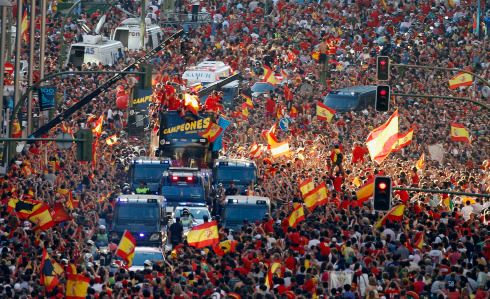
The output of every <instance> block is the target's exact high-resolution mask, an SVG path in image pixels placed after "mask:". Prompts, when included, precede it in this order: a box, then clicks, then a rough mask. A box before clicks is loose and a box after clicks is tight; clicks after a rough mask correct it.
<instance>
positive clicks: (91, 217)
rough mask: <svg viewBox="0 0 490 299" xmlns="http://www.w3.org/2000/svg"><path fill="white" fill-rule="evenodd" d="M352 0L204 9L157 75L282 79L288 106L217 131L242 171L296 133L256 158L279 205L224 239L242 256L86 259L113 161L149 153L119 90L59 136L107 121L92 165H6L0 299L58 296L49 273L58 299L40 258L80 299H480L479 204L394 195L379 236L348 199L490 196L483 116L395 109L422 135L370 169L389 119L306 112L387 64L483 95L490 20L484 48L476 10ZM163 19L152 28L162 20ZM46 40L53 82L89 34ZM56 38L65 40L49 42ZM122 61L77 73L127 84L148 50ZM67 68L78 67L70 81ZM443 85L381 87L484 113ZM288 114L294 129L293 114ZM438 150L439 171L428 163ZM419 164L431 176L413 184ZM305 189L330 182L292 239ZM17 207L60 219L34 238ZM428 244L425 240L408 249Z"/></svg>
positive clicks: (39, 146) (484, 243)
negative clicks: (378, 187)
mask: <svg viewBox="0 0 490 299" xmlns="http://www.w3.org/2000/svg"><path fill="white" fill-rule="evenodd" d="M353 2H354V1H314V2H313V1H284V0H278V1H269V0H265V1H256V0H252V1H248V0H244V1H234V0H230V1H226V2H225V1H201V3H200V10H201V11H206V12H209V13H211V15H212V16H213V21H212V22H211V24H203V25H201V26H199V27H193V28H191V29H190V31H189V33H188V34H187V39H186V40H185V41H184V45H183V46H179V45H173V46H171V47H170V48H169V49H167V50H165V51H163V53H159V55H158V57H156V58H155V59H153V60H152V63H153V64H154V66H155V68H156V70H155V71H156V72H158V73H159V74H160V75H161V76H162V77H163V78H171V77H172V76H176V77H177V78H178V76H179V75H181V74H182V72H183V71H184V70H185V67H186V66H187V65H194V64H196V63H197V62H200V61H202V60H205V59H210V60H218V61H225V62H226V63H228V64H229V65H230V66H232V68H233V69H234V70H239V71H240V72H241V73H242V74H243V75H244V77H245V78H246V79H247V80H248V81H249V83H250V84H253V83H254V82H257V81H261V79H262V74H261V71H260V69H261V68H260V67H257V66H258V65H268V66H271V67H272V68H273V69H274V70H276V74H277V75H278V76H279V75H281V76H283V77H284V76H286V77H287V78H286V79H287V80H288V82H289V86H290V89H291V91H292V93H293V99H292V102H291V103H289V106H288V108H287V109H285V107H286V106H287V102H286V100H285V98H284V94H283V91H282V89H281V88H278V89H277V90H276V91H274V92H272V93H271V94H270V96H269V98H268V99H266V98H262V97H261V98H258V99H254V108H253V109H250V115H249V116H248V118H246V119H244V118H242V117H241V116H238V117H235V116H236V115H237V114H236V113H233V111H224V112H223V113H224V114H226V116H227V117H228V118H229V119H231V120H232V121H233V125H232V126H231V127H230V128H228V129H227V130H226V131H225V136H224V148H223V149H222V152H223V154H225V155H228V156H229V157H247V158H248V157H249V155H250V154H249V152H250V147H251V145H252V144H254V143H261V144H266V142H265V140H264V139H263V137H262V132H263V131H264V130H269V129H270V128H271V127H272V126H273V124H274V123H276V122H277V121H278V118H277V117H276V116H277V111H278V110H280V111H282V112H283V113H282V114H289V117H291V118H292V119H293V122H292V124H290V126H289V130H288V132H285V131H281V130H280V129H277V131H276V133H277V136H278V139H279V140H281V141H282V140H288V141H289V145H290V148H291V154H290V155H289V156H285V157H280V158H271V157H270V155H269V154H268V153H267V152H264V153H263V154H262V155H261V156H260V157H256V158H254V159H255V162H256V163H257V165H258V172H259V184H258V186H257V187H256V188H255V190H254V192H255V194H258V195H264V196H268V197H269V198H270V199H271V201H272V202H273V205H274V209H273V210H272V212H271V214H270V215H268V216H267V217H266V218H264V220H263V221H262V222H260V223H250V224H247V225H246V226H245V227H244V228H243V229H242V230H241V231H229V230H227V229H224V228H220V239H221V240H226V239H229V240H236V241H237V244H236V247H235V249H234V250H232V251H231V252H228V253H226V254H225V255H223V256H220V255H217V254H216V253H215V252H214V251H213V250H212V249H211V248H205V249H199V250H196V249H194V248H192V247H189V246H187V245H186V244H183V246H178V248H177V249H175V248H174V249H175V250H173V251H172V253H168V255H167V260H166V261H165V262H164V263H161V264H153V265H150V266H149V267H147V268H146V269H145V270H144V271H142V272H138V273H134V272H129V271H127V270H125V269H124V268H120V269H114V268H112V266H113V265H111V266H105V265H101V264H99V263H97V262H95V261H94V259H93V256H94V255H96V254H95V253H96V249H95V248H94V247H95V246H94V245H93V244H94V242H92V241H96V240H97V238H98V234H100V233H101V231H100V230H99V228H100V226H99V222H100V221H99V219H104V220H105V221H106V222H108V223H110V220H111V217H112V211H113V202H114V198H115V196H117V194H119V192H120V191H121V190H120V187H119V186H120V184H121V183H122V182H124V181H125V180H126V178H125V175H124V171H125V164H124V163H121V161H123V160H124V158H125V157H127V156H128V155H133V154H140V151H139V150H136V146H139V148H142V147H144V145H145V144H148V140H135V139H131V138H126V135H124V134H123V133H121V131H122V130H123V129H124V127H125V125H126V119H127V112H126V111H125V110H120V109H117V108H116V105H115V97H116V91H115V88H114V90H113V91H108V92H106V93H103V94H101V95H100V96H99V97H98V98H97V99H94V100H93V101H92V103H91V104H89V105H88V106H87V107H85V108H83V109H82V110H81V111H80V112H77V113H76V114H75V115H74V116H73V117H72V118H71V119H70V120H65V122H64V124H63V126H64V130H67V129H66V128H69V129H70V130H72V131H76V130H78V128H80V127H91V126H94V123H95V120H96V119H97V118H98V117H99V116H100V115H101V114H104V115H105V116H106V118H105V121H104V126H103V130H104V132H103V134H102V136H101V138H100V142H98V147H97V149H96V152H97V155H96V162H95V163H94V164H91V163H81V162H78V161H76V160H75V156H76V155H75V151H76V150H75V148H74V147H73V148H72V149H71V150H60V149H58V148H57V147H56V145H55V143H52V142H38V143H35V144H32V145H30V146H29V147H26V148H25V149H24V150H23V151H22V152H21V153H20V154H19V155H17V156H16V157H15V159H14V160H13V161H11V163H10V168H9V172H8V174H7V175H6V176H5V177H4V178H2V191H1V201H2V210H1V215H0V216H1V218H0V231H1V232H2V235H1V236H0V248H1V249H0V253H1V255H2V256H1V262H0V281H1V282H0V294H1V295H2V296H3V297H5V298H51V297H59V298H62V297H64V294H65V285H64V282H65V280H66V278H65V274H61V275H59V279H60V282H61V283H59V284H58V285H57V286H56V287H55V288H54V289H53V290H50V291H47V290H46V289H45V287H44V283H43V282H42V281H40V277H41V273H40V264H41V257H42V255H43V250H45V251H46V252H47V253H48V254H49V255H50V257H51V258H52V259H53V260H54V261H56V262H57V263H59V264H60V265H62V267H63V268H65V269H64V270H65V272H66V273H68V272H69V271H72V272H73V271H74V270H73V269H72V270H69V268H71V265H75V268H76V272H77V273H80V274H82V275H84V276H86V277H89V278H90V287H89V289H88V295H87V298H194V297H195V298H238V297H237V296H241V298H383V297H384V298H409V297H411V298H418V297H425V298H478V299H483V298H489V295H490V294H489V291H488V290H489V289H490V269H489V265H488V261H489V260H490V230H489V226H488V222H487V221H485V219H484V218H483V212H484V211H485V209H488V208H489V201H488V198H468V197H464V196H453V195H446V194H443V195H440V196H439V195H434V194H427V193H415V192H406V191H396V192H395V193H394V204H397V203H403V204H405V206H406V209H405V213H404V215H403V218H402V219H401V220H400V221H387V222H386V223H385V224H384V225H383V226H381V227H375V223H376V221H377V220H378V219H379V218H380V216H381V215H380V213H379V212H377V211H374V210H373V208H372V206H371V204H370V203H369V202H366V203H364V204H361V205H359V204H357V201H356V190H358V188H359V187H360V186H361V185H363V184H364V183H365V182H367V181H368V180H369V179H370V178H372V177H374V176H376V175H389V176H391V177H392V178H393V180H394V184H395V185H396V186H402V187H410V186H411V187H420V188H429V189H451V190H453V191H460V192H470V193H484V194H488V193H490V177H489V175H488V174H489V167H490V163H489V160H488V159H489V151H488V149H489V148H490V140H489V138H488V126H489V124H490V122H489V114H488V111H487V110H485V109H483V108H481V107H480V106H477V105H474V104H471V103H468V102H464V103H463V102H459V101H451V100H442V99H434V98H414V97H395V98H394V99H393V101H392V103H391V106H392V107H394V108H398V111H399V115H400V132H405V131H407V130H408V129H409V128H414V138H413V141H412V143H411V144H410V145H409V146H408V147H405V148H404V149H402V150H401V151H399V152H396V153H392V154H391V155H390V156H389V157H388V158H387V159H386V160H385V161H384V162H383V163H382V164H381V165H378V164H376V163H374V162H371V159H370V157H369V154H368V153H367V150H366V148H365V140H366V137H367V136H368V134H369V132H370V131H371V130H373V129H374V128H376V127H378V126H379V125H380V124H382V123H384V122H385V121H386V120H387V118H388V117H389V115H390V114H391V113H392V111H393V110H394V109H392V110H391V111H390V112H389V113H380V112H376V111H374V110H373V109H372V108H368V109H366V110H364V111H358V112H348V113H342V114H340V113H338V114H336V115H335V117H334V119H333V120H332V122H330V123H328V122H325V121H321V120H318V119H317V118H316V116H315V115H316V113H315V102H316V101H318V100H321V97H322V96H324V95H325V94H326V93H327V92H328V91H330V90H333V89H336V88H342V87H348V86H354V85H369V84H376V80H375V78H376V75H375V67H374V66H375V59H376V56H377V55H380V54H383V55H388V56H390V58H391V60H392V62H393V63H400V64H420V65H435V66H441V67H457V68H462V69H469V70H471V71H473V72H475V73H477V74H478V75H479V76H480V77H482V78H484V79H485V80H487V82H488V80H490V59H489V58H490V57H489V53H490V51H488V42H489V34H490V33H489V32H488V27H489V26H490V24H489V20H490V17H489V16H488V13H485V14H486V17H484V18H482V24H481V25H482V26H481V28H480V30H481V32H480V36H476V35H475V34H474V33H473V19H472V18H473V12H474V10H475V7H474V4H473V3H471V2H470V1H463V0H462V1H459V2H458V1H455V2H453V1H449V2H450V3H451V5H449V4H448V3H445V2H442V1H422V2H421V1H410V0H407V1H388V0H384V1H379V2H378V1H370V0H363V1H356V2H355V3H353ZM453 3H455V4H453ZM176 4H177V5H176V9H178V10H179V11H187V12H190V11H191V10H192V4H196V3H195V1H176ZM121 5H122V7H124V8H125V9H127V10H130V11H132V12H133V11H134V12H137V6H138V5H137V3H133V2H131V1H122V2H121ZM483 11H484V12H485V9H483ZM100 14H101V12H96V13H94V14H93V15H90V16H87V15H85V14H83V13H82V14H81V15H80V17H79V18H80V19H84V20H85V22H86V23H88V24H90V25H92V26H94V25H95V24H96V22H97V20H98V17H99V16H100ZM164 15H165V14H163V13H159V14H158V15H157V16H156V17H157V18H161V19H162V20H163V19H164ZM107 16H108V21H107V23H106V25H105V26H104V29H103V30H104V31H105V32H106V33H108V32H110V30H111V29H113V28H114V27H115V26H117V24H118V23H119V22H120V21H121V20H122V19H124V18H125V17H126V16H125V15H124V13H123V12H121V11H120V10H118V9H116V8H111V11H110V13H108V14H107ZM152 17H153V18H155V17H154V16H152ZM48 24H49V25H48V37H49V39H48V42H49V44H48V47H47V52H48V55H47V63H46V65H47V73H49V72H55V71H56V70H58V64H59V61H58V60H57V59H58V57H59V50H60V47H61V45H62V44H63V43H70V42H72V41H75V40H77V39H80V34H81V29H80V27H79V24H80V23H79V22H76V20H75V19H64V18H60V17H59V16H57V15H54V14H52V15H50V16H49V20H48ZM62 24H64V26H65V28H64V36H61V32H59V31H58V30H59V28H60V27H61V26H63V25H62ZM106 35H107V34H106ZM322 43H327V44H328V45H329V50H330V49H332V51H331V52H330V54H329V55H328V56H327V59H328V63H327V65H328V74H327V76H326V77H323V74H321V73H320V69H321V67H320V65H319V63H318V61H316V60H315V59H313V58H312V53H313V52H315V51H316V50H317V49H318V48H319V47H322V46H324V45H325V44H323V45H322ZM125 54H126V55H125V58H123V59H121V60H120V61H119V63H118V64H117V65H115V66H112V67H109V66H102V65H98V66H95V65H84V66H82V69H100V70H119V69H121V68H122V67H124V66H125V65H127V64H128V63H130V62H131V61H132V60H133V59H134V58H135V57H137V56H139V55H142V52H137V53H136V52H129V51H127V52H126V53H125ZM292 54H294V55H292ZM66 69H67V70H68V69H74V68H73V67H71V66H70V65H68V66H67V67H66ZM453 75H454V73H450V72H442V71H428V70H422V69H416V70H415V69H408V68H393V70H392V78H391V79H390V82H389V83H390V85H391V86H392V88H393V90H394V91H395V92H398V93H414V94H421V93H422V94H435V95H450V96H458V97H469V98H471V99H472V100H477V101H480V102H482V103H485V104H486V105H489V104H490V100H489V98H488V97H485V96H484V95H483V94H482V90H483V87H484V86H485V84H484V83H483V82H481V81H475V83H474V84H473V85H472V86H470V87H466V88H460V89H456V90H449V89H448V86H447V82H448V79H449V78H450V77H452V76H453ZM106 78H107V75H84V76H67V77H62V78H60V79H56V80H55V81H53V84H55V85H56V86H57V88H58V91H59V95H58V99H57V100H58V101H59V103H60V105H58V107H59V108H58V109H59V111H62V110H63V109H66V107H69V106H71V105H72V104H73V103H75V102H76V101H77V100H79V99H80V98H81V97H82V96H83V95H85V94H86V93H87V92H88V91H90V90H92V89H94V88H95V87H96V86H97V85H98V84H100V83H101V82H103V81H104V80H105V79H106ZM320 78H322V80H323V79H325V81H324V82H322V81H321V79H320ZM135 83H136V81H135V79H134V78H132V77H131V76H129V77H127V79H125V80H124V82H120V83H119V84H120V85H122V86H123V87H124V88H125V89H128V90H129V89H130V88H131V87H133V86H134V85H135ZM240 104H241V103H238V104H237V109H239V108H238V107H241V106H240ZM291 107H294V108H295V109H296V111H297V113H291V111H292V109H291ZM59 111H58V112H59ZM451 122H458V123H461V124H464V125H465V126H466V128H467V129H468V130H469V131H470V132H471V136H472V143H471V144H466V143H458V142H454V141H451V139H450V137H449V135H450V134H449V125H450V123H451ZM60 130H62V128H61V127H60V128H56V129H54V130H52V132H50V135H51V136H54V135H55V134H56V133H57V132H59V131H60ZM114 133H117V134H118V137H119V142H118V143H117V144H116V145H109V144H107V143H106V142H104V138H105V137H106V136H110V135H112V134H114ZM335 145H337V147H338V148H340V149H341V150H342V153H343V158H342V160H343V161H342V166H343V171H338V168H337V167H335V165H333V163H332V159H331V152H332V151H333V150H334V149H335ZM434 145H437V148H439V149H440V150H439V152H440V151H442V153H443V155H442V158H441V155H439V154H438V155H435V154H433V152H431V151H429V147H430V146H434ZM422 153H425V156H426V160H425V166H424V167H423V168H421V169H417V168H416V167H415V164H416V162H417V160H418V159H419V158H420V156H421V154H422ZM121 158H122V159H121ZM332 169H334V171H332ZM306 178H312V179H314V181H315V183H316V184H319V183H321V182H325V183H326V185H327V187H328V189H329V200H328V203H327V204H326V205H324V206H321V207H318V208H316V209H315V210H314V211H312V212H307V215H306V219H305V220H304V221H303V222H301V223H300V224H299V225H298V226H297V227H295V228H292V227H289V225H288V222H287V217H288V216H289V215H290V214H291V212H292V209H293V206H294V205H293V203H301V202H302V199H301V194H300V191H299V189H298V183H299V182H301V181H302V180H304V179H306ZM70 192H72V194H73V196H72V197H71V196H69V193H70ZM12 198H20V199H21V198H32V199H36V200H40V201H43V202H45V203H47V204H48V205H49V206H50V207H51V208H54V207H55V206H57V204H60V203H61V204H62V205H63V206H64V207H65V208H66V210H67V211H68V213H69V216H70V220H68V221H63V222H61V223H58V224H56V226H55V227H53V228H51V229H48V230H46V231H42V230H34V229H33V225H32V223H30V222H29V221H21V220H20V219H19V217H18V215H16V214H15V213H11V212H8V209H7V206H8V202H9V200H10V199H12ZM447 199H449V200H447ZM73 202H76V203H77V204H75V205H74V204H73ZM420 234H422V235H423V240H424V242H423V244H422V245H417V246H415V245H414V243H415V240H416V238H418V237H419V236H420ZM112 247H114V246H112ZM112 247H111V248H112ZM88 253H90V254H93V255H92V256H90V255H87V254H88ZM275 262H279V263H280V264H281V267H280V269H279V270H278V271H277V272H275V273H274V278H273V283H272V286H271V287H270V288H268V287H267V286H266V284H265V277H266V276H267V272H268V269H269V268H270V267H271V265H272V263H275ZM342 273H343V274H349V275H352V281H348V282H345V281H344V282H343V283H340V282H339V279H338V278H339V277H343V276H342V275H341V274H342Z"/></svg>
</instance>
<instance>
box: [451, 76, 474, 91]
mask: <svg viewBox="0 0 490 299" xmlns="http://www.w3.org/2000/svg"><path fill="white" fill-rule="evenodd" d="M472 84H473V76H472V75H470V74H467V73H459V74H456V76H454V77H452V78H451V79H449V89H456V88H458V87H464V86H471V85H472Z"/></svg>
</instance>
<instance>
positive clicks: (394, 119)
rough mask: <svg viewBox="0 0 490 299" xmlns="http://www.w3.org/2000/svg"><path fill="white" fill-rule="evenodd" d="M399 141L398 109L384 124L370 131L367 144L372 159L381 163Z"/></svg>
mask: <svg viewBox="0 0 490 299" xmlns="http://www.w3.org/2000/svg"><path fill="white" fill-rule="evenodd" d="M397 141H398V110H396V111H395V112H394V113H393V115H391V116H390V118H389V119H388V121H387V122H386V123H384V124H383V125H382V126H380V127H378V128H376V129H374V130H373V131H371V133H369V136H368V138H367V140H366V145H367V148H368V150H369V155H370V156H371V159H372V160H374V161H376V162H377V163H378V164H381V163H382V162H383V160H384V159H386V157H388V155H389V154H390V153H391V151H392V150H393V144H395V143H396V142H397Z"/></svg>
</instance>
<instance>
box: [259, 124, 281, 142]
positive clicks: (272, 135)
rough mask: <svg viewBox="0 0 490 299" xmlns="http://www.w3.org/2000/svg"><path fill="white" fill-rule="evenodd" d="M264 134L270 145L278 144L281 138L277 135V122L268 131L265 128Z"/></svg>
mask: <svg viewBox="0 0 490 299" xmlns="http://www.w3.org/2000/svg"><path fill="white" fill-rule="evenodd" d="M262 136H263V137H264V138H265V141H267V144H268V145H269V147H271V146H273V145H276V144H278V143H279V140H278V139H277V137H276V124H274V125H272V127H271V128H270V129H269V130H268V131H267V130H264V131H263V132H262Z"/></svg>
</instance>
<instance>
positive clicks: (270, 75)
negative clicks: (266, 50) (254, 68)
mask: <svg viewBox="0 0 490 299" xmlns="http://www.w3.org/2000/svg"><path fill="white" fill-rule="evenodd" d="M264 82H267V83H269V84H271V85H276V84H277V83H279V80H277V78H276V75H275V74H274V71H273V70H272V69H271V68H270V67H268V66H264Z"/></svg>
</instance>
